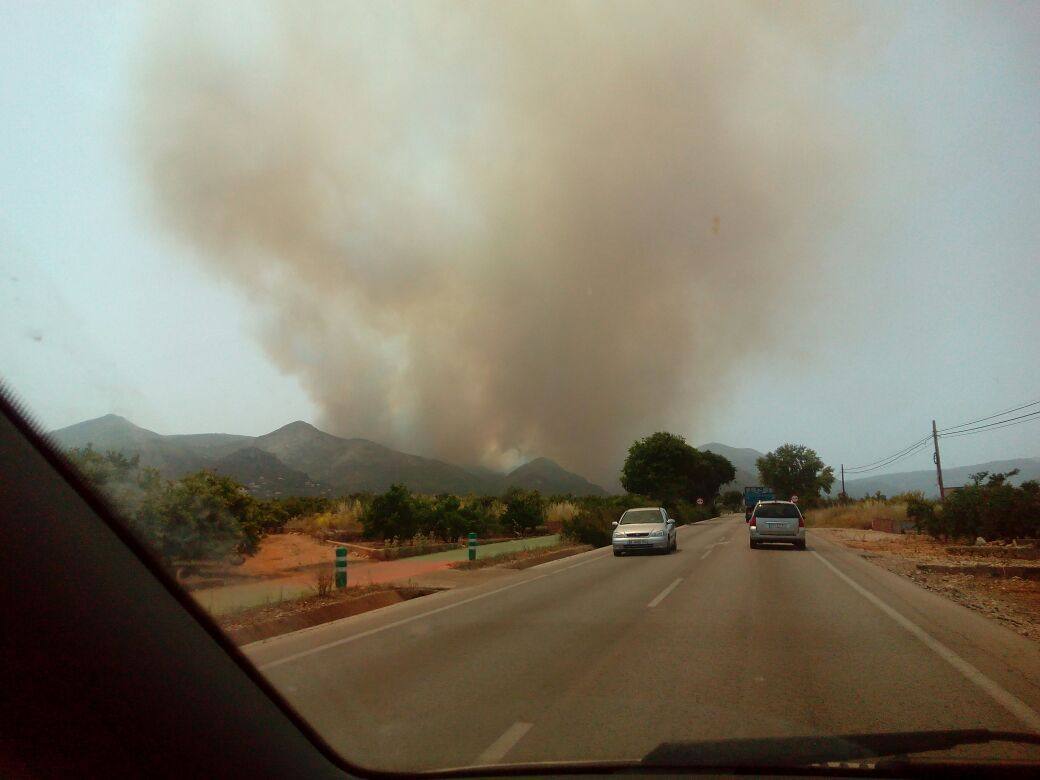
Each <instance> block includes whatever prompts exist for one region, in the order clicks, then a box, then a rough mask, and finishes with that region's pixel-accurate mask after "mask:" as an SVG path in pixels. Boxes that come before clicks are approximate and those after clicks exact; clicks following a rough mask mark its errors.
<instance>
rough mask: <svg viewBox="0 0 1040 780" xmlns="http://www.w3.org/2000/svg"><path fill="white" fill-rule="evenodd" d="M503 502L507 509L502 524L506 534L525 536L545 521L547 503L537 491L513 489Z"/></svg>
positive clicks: (501, 520)
mask: <svg viewBox="0 0 1040 780" xmlns="http://www.w3.org/2000/svg"><path fill="white" fill-rule="evenodd" d="M502 500H503V501H504V502H505V507H506V508H505V511H504V512H503V513H502V517H501V519H500V522H501V525H502V529H503V530H504V531H505V532H506V533H513V534H517V535H518V536H523V535H525V534H527V533H530V532H531V531H533V530H534V529H535V528H537V527H538V526H540V525H541V524H542V522H543V521H544V517H543V514H544V511H545V502H544V501H543V500H542V496H541V494H540V493H539V492H538V491H537V490H521V489H520V488H513V489H512V490H510V491H509V492H508V493H506V495H505V496H503V499H502Z"/></svg>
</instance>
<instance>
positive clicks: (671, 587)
mask: <svg viewBox="0 0 1040 780" xmlns="http://www.w3.org/2000/svg"><path fill="white" fill-rule="evenodd" d="M682 580H683V578H682V577H680V578H679V579H677V580H676V581H675V582H673V583H672V584H671V585H669V586H668V587H667V588H665V589H664V590H662V591H661V592H660V593H658V594H657V596H656V598H654V600H653V601H651V602H650V603H649V604H647V605H646V607H647V609H653V608H654V607H656V606H657V605H658V604H660V603H661V602H662V601H664V600H665V598H666V597H667V596H668V594H669V593H671V592H672V591H673V590H675V589H676V588H677V587H678V586H679V583H680V582H682Z"/></svg>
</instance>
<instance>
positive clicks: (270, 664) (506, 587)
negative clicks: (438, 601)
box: [257, 555, 604, 672]
mask: <svg viewBox="0 0 1040 780" xmlns="http://www.w3.org/2000/svg"><path fill="white" fill-rule="evenodd" d="M603 558H604V556H603V555H594V556H590V557H588V558H586V559H585V560H583V561H578V562H577V563H572V564H571V565H570V566H564V567H562V568H559V569H556V570H555V571H550V572H546V573H545V574H539V575H538V576H537V577H531V578H530V579H526V580H522V581H520V582H513V583H510V584H509V585H504V586H502V587H501V588H496V589H495V590H490V591H488V592H487V593H480V594H478V595H476V596H471V597H470V598H468V599H463V600H462V601H455V602H453V603H451V604H445V605H444V606H443V607H438V608H437V609H431V610H430V611H429V612H423V613H422V614H419V615H412V616H411V617H406V618H402V619H401V620H395V621H394V622H393V623H387V624H386V625H385V626H378V627H377V628H370V629H369V630H368V631H362V632H361V633H359V634H354V635H352V636H347V637H343V638H342V639H337V640H335V641H334V642H326V643H325V644H323V645H318V646H317V647H312V648H310V649H308V650H301V651H300V652H298V653H293V654H291V655H287V656H285V657H284V658H279V659H277V660H275V661H269V662H268V663H266V664H261V665H260V666H258V667H257V669H258V670H259V671H261V672H264V671H267V670H268V669H274V668H275V667H276V666H281V665H282V664H287V663H289V662H291V661H298V660H299V659H301V658H306V657H307V656H309V655H314V654H315V653H320V652H322V651H324V650H328V649H330V648H333V647H339V646H340V645H345V644H349V643H350V642H353V641H354V640H356V639H364V638H365V637H369V636H372V635H373V634H378V633H380V632H382V631H387V630H389V629H391V628H397V627H398V626H403V625H406V624H407V623H412V622H414V621H416V620H422V619H423V618H425V617H429V616H430V615H436V614H437V613H438V612H445V611H447V610H449V609H455V607H461V606H462V605H464V604H471V603H473V602H474V601H478V600H480V599H486V598H487V597H488V596H494V595H495V594H496V593H501V592H502V591H505V590H510V589H511V588H517V587H519V586H521V585H526V584H527V583H529V582H537V581H538V580H540V579H544V578H545V577H551V576H553V575H554V574H561V573H562V572H565V571H570V570H571V569H576V568H578V567H579V566H584V565H585V564H586V563H592V562H593V561H598V560H601V559H603ZM552 563H556V561H549V562H548V563H544V564H540V565H541V566H548V565H550V564H552ZM532 568H535V567H532Z"/></svg>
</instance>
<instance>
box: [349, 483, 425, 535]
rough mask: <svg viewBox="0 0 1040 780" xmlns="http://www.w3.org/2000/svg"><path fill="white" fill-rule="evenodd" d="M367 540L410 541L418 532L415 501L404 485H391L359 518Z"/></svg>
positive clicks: (417, 515) (373, 500)
mask: <svg viewBox="0 0 1040 780" xmlns="http://www.w3.org/2000/svg"><path fill="white" fill-rule="evenodd" d="M361 526H362V528H363V529H364V534H365V536H366V537H367V538H369V539H372V538H379V539H392V538H394V537H396V538H397V539H399V540H404V539H411V538H412V537H413V536H415V533H416V531H418V530H419V512H418V511H417V508H416V504H415V500H414V499H413V498H412V494H411V493H410V492H409V490H408V488H406V487H405V486H404V485H399V484H395V485H391V486H390V489H389V490H387V491H386V492H385V493H382V494H381V495H378V496H376V497H375V498H373V499H372V503H371V504H369V505H368V508H367V509H366V510H365V512H364V514H363V515H362V516H361Z"/></svg>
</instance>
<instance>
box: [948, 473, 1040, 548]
mask: <svg viewBox="0 0 1040 780" xmlns="http://www.w3.org/2000/svg"><path fill="white" fill-rule="evenodd" d="M1016 473H1017V471H1012V472H1009V473H1008V474H992V475H988V474H986V473H985V472H983V473H981V474H974V475H972V476H973V479H974V484H973V485H968V486H966V487H964V488H961V489H960V490H957V491H954V492H953V493H950V494H949V495H948V496H947V497H946V500H945V502H943V505H942V508H941V512H940V513H939V514H938V515H937V518H936V520H935V521H934V522H933V523H932V525H933V527H934V529H935V532H934V535H941V536H948V537H959V538H965V539H972V538H975V537H977V536H981V537H983V538H985V539H1021V538H1036V537H1037V536H1038V535H1040V484H1038V483H1037V482H1035V481H1030V482H1024V483H1022V485H1021V487H1015V486H1014V485H1012V484H1011V483H1009V482H1008V481H1007V480H1008V477H1011V476H1014V475H1015V474H1016ZM987 476H988V477H989V479H988V480H987V481H986V483H985V484H982V480H983V479H985V478H986V477H987Z"/></svg>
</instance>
